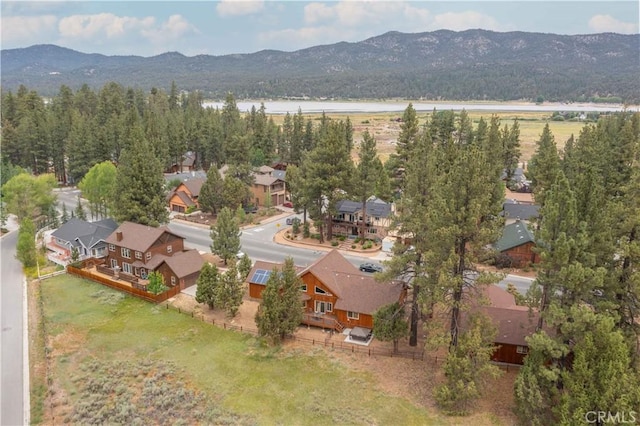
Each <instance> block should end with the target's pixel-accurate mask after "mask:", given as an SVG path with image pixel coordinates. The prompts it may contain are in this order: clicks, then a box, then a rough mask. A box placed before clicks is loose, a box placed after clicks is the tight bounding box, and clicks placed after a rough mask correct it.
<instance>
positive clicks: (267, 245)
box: [169, 215, 533, 294]
mask: <svg viewBox="0 0 640 426" xmlns="http://www.w3.org/2000/svg"><path fill="white" fill-rule="evenodd" d="M298 217H301V215H298ZM283 226H286V222H285V219H281V220H278V221H275V222H271V223H268V224H264V225H258V226H254V227H251V228H249V229H245V230H243V231H242V236H241V237H240V241H241V243H242V251H243V252H245V253H247V254H248V255H249V257H250V258H251V259H252V260H264V261H268V262H282V261H283V260H284V259H285V258H286V257H287V256H291V257H293V259H294V262H295V263H296V265H300V266H307V265H310V264H311V263H313V262H314V261H315V260H316V259H318V258H319V257H321V256H322V255H323V254H324V253H325V252H324V251H320V250H313V249H306V248H298V247H291V246H286V245H281V244H277V243H275V242H274V241H273V236H274V234H275V233H276V232H277V231H278V230H280V229H282V227H283ZM169 228H170V229H171V230H172V231H174V232H176V233H177V234H179V235H182V236H183V237H185V238H186V240H185V245H186V246H187V247H189V248H195V249H198V250H202V251H206V252H209V251H210V250H211V248H210V246H211V238H210V237H209V230H208V229H206V228H197V227H194V226H190V225H188V224H184V223H178V222H171V224H170V225H169ZM345 257H346V259H347V260H348V261H349V262H351V263H352V264H353V265H355V266H356V267H357V266H358V265H360V264H361V263H363V262H373V263H378V264H380V263H379V262H376V261H375V260H373V259H372V258H369V257H359V256H353V255H347V256H345ZM532 281H533V279H532V278H526V277H520V276H517V275H507V276H506V277H505V279H503V280H502V281H500V282H499V283H498V286H500V287H502V288H505V289H506V288H507V285H508V284H513V285H514V286H515V287H516V288H517V289H518V291H519V292H520V293H522V294H524V293H526V291H527V289H528V288H529V286H530V285H531V282H532Z"/></svg>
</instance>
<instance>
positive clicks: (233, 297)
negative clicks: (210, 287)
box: [216, 262, 244, 318]
mask: <svg viewBox="0 0 640 426" xmlns="http://www.w3.org/2000/svg"><path fill="white" fill-rule="evenodd" d="M243 282H244V281H243V280H240V278H239V277H238V269H237V267H236V264H235V263H234V262H232V263H231V265H230V266H229V269H227V271H226V272H225V273H224V274H222V277H221V280H220V285H219V286H218V289H217V291H216V305H217V306H219V307H220V308H222V309H224V310H225V312H226V313H227V316H228V317H229V318H233V317H235V316H236V314H237V313H238V309H239V308H240V305H241V304H242V296H243V294H244V288H243Z"/></svg>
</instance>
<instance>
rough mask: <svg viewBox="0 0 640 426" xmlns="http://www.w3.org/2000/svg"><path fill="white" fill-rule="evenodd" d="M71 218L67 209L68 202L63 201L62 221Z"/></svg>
mask: <svg viewBox="0 0 640 426" xmlns="http://www.w3.org/2000/svg"><path fill="white" fill-rule="evenodd" d="M68 220H69V212H68V211H67V204H66V203H62V216H60V222H62V223H67V221H68Z"/></svg>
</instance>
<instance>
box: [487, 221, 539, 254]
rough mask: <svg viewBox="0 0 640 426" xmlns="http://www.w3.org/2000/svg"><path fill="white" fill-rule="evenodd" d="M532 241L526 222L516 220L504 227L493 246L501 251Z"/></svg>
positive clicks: (531, 234) (533, 239) (532, 237)
mask: <svg viewBox="0 0 640 426" xmlns="http://www.w3.org/2000/svg"><path fill="white" fill-rule="evenodd" d="M534 241H535V238H534V236H533V233H532V232H531V231H530V230H529V228H528V227H527V224H526V223H525V222H523V221H521V220H516V221H515V222H514V223H512V224H510V225H507V226H505V227H504V229H503V230H502V236H501V237H500V239H499V240H498V241H497V242H496V244H495V248H496V250H498V251H501V252H502V251H506V250H510V249H512V248H515V247H519V246H521V245H523V244H526V243H532V242H534Z"/></svg>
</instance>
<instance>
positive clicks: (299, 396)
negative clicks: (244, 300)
mask: <svg viewBox="0 0 640 426" xmlns="http://www.w3.org/2000/svg"><path fill="white" fill-rule="evenodd" d="M41 293H42V300H43V312H44V318H45V324H46V332H47V334H48V335H47V342H48V343H47V348H46V352H47V353H48V354H49V356H50V361H49V365H50V377H51V380H50V394H52V395H53V397H52V398H51V399H52V401H50V402H49V405H50V406H52V407H54V408H53V412H52V415H53V416H55V421H56V422H71V423H80V422H81V423H93V422H108V423H112V422H117V423H127V424H149V423H157V422H163V423H164V422H167V423H177V424H194V423H217V424H296V425H305V424H313V425H320V424H443V423H449V419H446V418H442V417H440V416H438V415H437V414H431V413H428V412H427V411H426V410H424V409H423V408H421V407H417V406H415V405H414V404H412V403H411V402H409V401H408V400H406V399H403V398H400V397H396V396H391V395H389V394H386V393H385V392H384V391H383V390H382V388H381V387H380V386H379V384H378V383H377V382H376V381H375V379H374V378H373V376H372V375H370V374H368V373H363V372H353V371H350V370H348V369H347V368H346V367H345V366H344V365H343V364H341V363H339V362H337V361H335V360H333V359H331V358H329V357H327V355H325V354H324V353H322V352H319V353H315V354H313V356H311V355H309V354H308V353H303V352H296V351H293V350H277V349H273V348H269V347H267V346H264V345H263V344H262V343H261V342H260V341H259V340H258V339H256V338H254V337H251V336H249V335H245V334H240V333H236V332H231V331H227V330H222V329H219V328H217V327H215V326H212V325H210V324H206V323H203V322H201V321H199V320H197V319H193V318H191V317H190V316H188V315H184V314H180V313H178V312H176V311H175V310H173V309H169V310H167V309H164V308H162V307H160V306H155V305H152V304H149V303H147V302H144V301H141V300H138V299H134V298H131V297H129V296H124V295H122V294H121V293H118V292H116V291H113V290H111V289H107V288H104V287H102V286H100V285H98V284H96V283H93V282H90V281H86V280H82V279H79V278H75V277H70V276H66V275H62V276H59V277H55V278H51V279H48V280H46V281H43V282H42V287H41ZM45 421H47V420H46V418H45Z"/></svg>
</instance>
